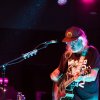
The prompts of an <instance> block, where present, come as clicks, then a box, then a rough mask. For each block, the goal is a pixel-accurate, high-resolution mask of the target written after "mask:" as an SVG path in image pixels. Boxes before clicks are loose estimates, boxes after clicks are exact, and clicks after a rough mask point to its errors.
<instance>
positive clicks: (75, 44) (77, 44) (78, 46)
mask: <svg viewBox="0 0 100 100" xmlns="http://www.w3.org/2000/svg"><path fill="white" fill-rule="evenodd" d="M66 44H69V46H70V48H71V50H72V52H73V53H77V52H80V51H81V50H82V49H83V44H82V40H81V39H77V40H74V41H71V42H67V43H66Z"/></svg>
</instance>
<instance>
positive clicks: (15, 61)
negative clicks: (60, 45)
mask: <svg viewBox="0 0 100 100" xmlns="http://www.w3.org/2000/svg"><path fill="white" fill-rule="evenodd" d="M41 45H43V46H42V47H41V48H39V47H40V46H41ZM47 46H48V44H46V42H43V43H41V44H39V45H38V46H36V47H35V49H34V50H32V51H30V52H27V53H25V54H22V55H21V56H20V57H18V58H16V59H13V60H11V61H9V62H7V63H5V64H3V65H1V66H0V68H2V90H3V99H2V100H6V95H5V93H6V90H5V89H6V88H5V72H6V67H7V66H10V65H14V64H17V63H20V62H22V61H23V60H25V59H28V58H30V57H32V56H33V55H36V54H37V52H38V51H39V50H42V49H44V48H46V47H47Z"/></svg>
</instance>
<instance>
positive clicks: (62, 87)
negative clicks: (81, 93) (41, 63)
mask: <svg viewBox="0 0 100 100" xmlns="http://www.w3.org/2000/svg"><path fill="white" fill-rule="evenodd" d="M90 72H91V68H90V66H89V67H86V68H85V69H84V70H82V71H81V72H77V73H76V74H75V75H74V76H73V75H70V74H68V73H65V74H64V75H63V76H62V77H61V79H60V80H59V81H58V82H56V83H54V87H53V100H62V99H63V98H65V97H69V98H73V96H74V94H73V90H74V87H75V82H74V81H75V80H77V79H78V77H79V76H81V75H87V74H89V73H90ZM68 87H69V88H68ZM67 88H68V89H67Z"/></svg>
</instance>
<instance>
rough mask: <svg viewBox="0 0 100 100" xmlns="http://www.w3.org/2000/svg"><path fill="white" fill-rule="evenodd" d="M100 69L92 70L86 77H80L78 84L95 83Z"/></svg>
mask: <svg viewBox="0 0 100 100" xmlns="http://www.w3.org/2000/svg"><path fill="white" fill-rule="evenodd" d="M98 71H99V68H95V69H92V70H91V73H90V74H88V75H85V76H79V77H78V79H77V80H75V81H76V82H80V81H85V82H92V81H95V79H96V77H97V74H98Z"/></svg>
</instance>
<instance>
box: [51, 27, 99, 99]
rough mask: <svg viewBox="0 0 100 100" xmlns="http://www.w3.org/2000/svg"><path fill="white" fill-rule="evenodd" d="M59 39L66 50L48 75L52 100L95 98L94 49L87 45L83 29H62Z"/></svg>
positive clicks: (96, 54)
mask: <svg viewBox="0 0 100 100" xmlns="http://www.w3.org/2000/svg"><path fill="white" fill-rule="evenodd" d="M62 42H64V43H65V44H66V50H65V52H64V53H63V55H62V57H61V60H60V64H59V66H58V67H57V68H56V69H55V70H54V71H53V72H52V73H51V74H50V78H51V80H53V82H54V87H53V100H99V97H98V96H99V81H98V79H99V78H98V72H99V68H100V55H99V52H98V50H97V48H96V47H94V46H91V45H89V44H88V39H87V36H86V34H85V32H84V31H83V30H82V29H81V28H79V27H76V26H72V27H70V28H68V29H67V30H66V32H65V37H64V39H63V40H62ZM70 79H71V80H70ZM63 90H64V91H63Z"/></svg>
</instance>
